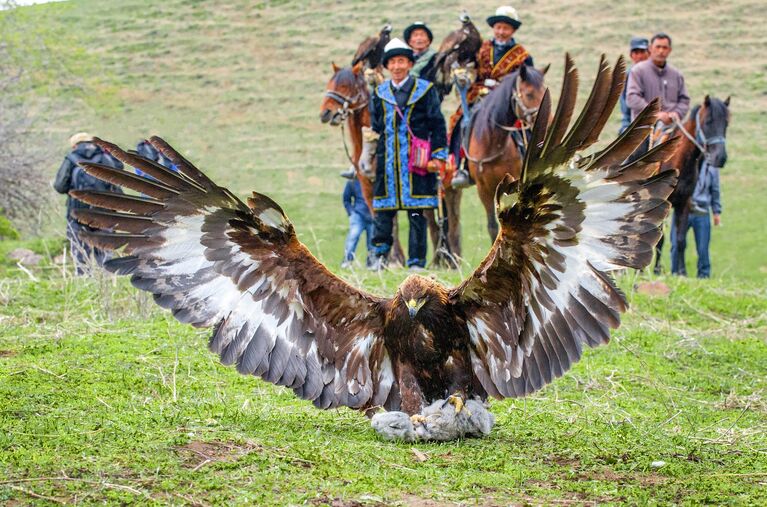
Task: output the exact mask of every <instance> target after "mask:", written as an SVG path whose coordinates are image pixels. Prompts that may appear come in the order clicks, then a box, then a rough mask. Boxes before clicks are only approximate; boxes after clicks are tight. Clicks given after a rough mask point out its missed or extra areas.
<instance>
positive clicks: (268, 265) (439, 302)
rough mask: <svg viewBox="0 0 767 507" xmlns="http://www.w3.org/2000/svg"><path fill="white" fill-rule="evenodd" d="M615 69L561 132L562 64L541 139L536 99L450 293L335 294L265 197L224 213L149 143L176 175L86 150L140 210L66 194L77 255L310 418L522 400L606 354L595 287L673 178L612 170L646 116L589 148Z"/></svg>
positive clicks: (110, 196)
mask: <svg viewBox="0 0 767 507" xmlns="http://www.w3.org/2000/svg"><path fill="white" fill-rule="evenodd" d="M624 76H625V66H624V63H623V60H622V59H620V60H618V63H617V65H616V66H615V68H614V69H613V68H612V67H611V66H610V65H608V64H607V63H606V61H605V59H604V57H602V60H601V62H600V66H599V72H598V76H597V78H596V81H595V84H594V86H593V90H592V92H591V95H590V96H589V98H588V100H587V102H586V104H585V106H584V109H583V111H582V112H581V114H580V115H579V116H578V118H577V119H576V120H575V122H574V124H573V126H572V128H570V129H569V130H568V126H569V124H570V120H571V117H572V116H573V110H574V106H575V99H576V89H577V80H578V77H577V71H576V70H575V68H574V66H573V65H572V61H571V60H570V58H569V57H567V64H566V70H565V77H564V82H563V89H562V94H561V100H560V102H559V105H558V107H557V110H556V114H555V116H554V118H553V120H552V122H551V124H550V125H547V123H548V121H547V120H548V119H549V118H550V108H551V101H550V97H549V94H548V91H547V92H546V95H545V97H544V100H543V102H542V103H541V106H540V112H539V114H538V116H537V120H536V122H535V124H534V127H533V132H532V138H531V141H530V145H529V146H530V148H529V150H528V152H527V155H526V158H525V161H524V167H523V172H522V175H521V177H520V178H519V180H518V181H512V179H511V178H510V177H508V176H507V177H506V179H505V180H504V181H503V182H502V183H501V184H500V185H499V187H498V189H497V193H496V203H497V212H498V219H499V222H500V223H501V230H500V232H499V234H498V236H497V238H496V240H495V242H494V244H493V246H492V248H491V250H490V252H489V253H488V255H487V257H486V258H485V259H484V260H483V261H482V263H481V264H480V265H479V267H477V269H476V270H475V271H474V272H473V274H472V275H471V276H470V277H469V278H467V279H466V280H465V281H464V282H463V283H461V284H460V285H459V286H457V287H454V288H448V287H444V286H442V285H441V284H439V283H438V282H436V281H434V280H431V279H429V278H425V277H422V276H418V275H412V276H410V277H408V278H407V279H406V280H405V281H404V282H403V283H402V285H400V287H399V288H398V289H397V292H396V294H394V296H392V297H390V298H386V297H378V296H374V295H372V294H369V293H367V292H364V291H362V290H359V289H357V288H355V287H352V286H351V285H349V284H348V283H346V282H345V281H343V280H341V279H340V278H338V277H337V276H335V275H334V274H333V273H331V272H330V271H328V269H327V268H325V266H323V265H322V264H321V263H320V262H319V261H318V260H317V259H316V258H315V257H314V256H313V255H312V254H311V252H310V251H309V249H307V248H306V247H305V246H304V245H303V244H301V243H300V242H299V241H298V239H297V237H296V234H295V231H294V230H293V225H292V224H291V223H290V221H289V220H288V218H287V217H286V216H285V214H284V213H283V211H282V209H281V208H280V206H279V205H278V204H277V203H276V202H274V201H273V200H272V199H270V198H269V197H267V196H265V195H262V194H259V193H253V195H252V197H250V198H248V199H247V202H242V201H241V200H240V199H238V198H237V197H236V196H235V195H234V194H232V193H231V192H230V191H229V190H227V189H226V188H223V187H220V186H218V185H216V184H215V183H214V182H213V181H211V180H210V179H208V177H206V176H205V174H203V173H202V172H201V171H200V170H199V169H197V168H196V167H195V166H194V165H192V164H191V163H190V162H189V161H187V160H186V159H185V158H184V157H183V156H181V155H180V154H179V153H178V152H176V151H175V150H174V149H173V148H171V147H170V146H169V145H168V144H167V143H166V142H165V141H163V140H162V139H160V138H158V137H153V138H152V139H151V140H150V142H151V143H152V145H153V146H154V147H155V148H157V149H158V150H159V151H160V152H161V153H162V154H163V155H165V156H166V157H168V158H169V159H170V160H171V161H172V162H173V163H174V164H175V165H176V166H177V168H178V169H179V172H178V173H176V172H173V171H170V170H169V169H167V168H165V167H164V166H161V165H158V164H156V163H154V162H152V161H150V160H147V159H145V158H143V157H140V156H138V155H137V154H135V153H126V152H125V151H123V150H121V149H120V148H118V147H117V146H115V145H114V144H111V143H108V142H105V141H101V140H98V139H96V140H95V141H94V142H96V144H98V145H99V146H101V147H102V148H103V149H105V150H106V151H108V152H109V153H111V154H112V155H114V156H115V157H117V158H118V159H120V160H121V161H123V162H124V163H126V164H129V165H131V166H134V167H136V168H140V169H141V170H142V171H144V172H145V173H146V174H147V175H148V176H150V177H151V178H148V177H142V176H137V175H134V174H130V173H127V172H123V171H120V170H116V169H113V168H111V167H107V166H103V165H98V164H90V163H83V167H84V168H85V170H86V171H87V172H88V173H89V174H91V175H93V176H95V177H97V178H99V179H102V180H104V181H107V182H109V183H113V184H115V185H120V186H123V187H126V188H128V189H131V190H134V191H136V192H138V193H140V194H143V195H142V196H137V195H125V194H117V193H110V192H96V191H72V192H71V195H72V196H73V197H74V198H76V199H79V200H81V201H83V202H85V203H88V204H90V205H92V206H94V207H96V208H97V209H87V210H77V211H75V213H76V218H77V220H78V221H80V222H81V223H82V224H84V225H86V226H89V227H91V228H92V230H91V231H89V232H84V233H83V234H82V237H83V239H85V240H86V241H88V242H89V243H91V244H93V245H94V246H97V247H99V248H105V249H110V250H117V249H122V251H123V252H124V254H125V255H124V256H123V257H119V258H115V259H113V260H110V261H108V262H107V263H106V264H105V267H106V268H107V269H108V270H110V271H112V272H115V273H118V274H122V275H130V276H131V282H132V283H133V285H134V286H136V287H137V288H139V289H141V290H145V291H149V292H151V293H152V294H153V295H154V299H155V301H156V302H157V303H158V304H159V305H160V306H162V307H164V308H167V309H170V310H171V311H172V312H173V315H174V316H175V317H176V318H177V319H178V320H179V321H181V322H185V323H189V324H192V325H193V326H197V327H213V334H212V337H211V338H210V349H211V350H212V351H213V352H215V353H217V354H219V355H220V357H221V361H222V362H223V363H224V364H227V365H232V364H233V365H236V368H237V370H238V371H239V372H240V373H243V374H249V375H257V376H260V377H261V378H263V379H264V380H266V381H268V382H272V383H274V384H278V385H281V386H285V387H289V388H290V389H293V391H294V392H295V394H296V395H297V396H299V397H301V398H304V399H307V400H311V401H312V402H313V403H314V405H316V406H317V407H319V408H323V409H328V408H333V407H338V406H342V405H343V406H347V407H351V408H354V409H360V410H363V411H367V412H368V413H370V412H372V411H373V409H375V408H377V407H383V408H385V409H387V410H399V411H404V412H406V413H408V414H418V413H419V412H420V411H421V410H422V409H423V408H424V407H425V406H426V405H428V404H429V403H430V402H432V401H434V400H440V399H444V398H446V397H448V396H450V395H455V394H456V393H458V394H460V395H461V396H462V397H464V398H478V399H481V400H484V399H486V398H488V397H495V398H504V397H516V396H524V395H526V394H528V393H531V392H533V391H535V390H537V389H540V388H541V387H543V386H544V385H546V384H547V383H549V382H551V381H552V380H553V379H554V378H556V377H559V376H561V375H562V374H564V373H565V372H566V371H567V370H568V369H569V368H570V366H571V365H572V364H573V363H575V362H576V361H578V360H579V359H580V357H581V353H582V351H583V348H584V347H585V346H590V347H594V346H597V345H600V344H604V343H607V341H608V340H609V338H610V331H609V330H610V329H611V328H616V327H617V326H618V325H619V323H620V314H621V312H623V311H625V310H626V299H625V297H624V295H623V294H622V293H621V291H620V290H619V289H618V288H617V287H616V286H615V284H614V283H613V281H612V279H611V278H610V276H609V274H608V273H609V272H610V271H611V270H615V269H621V268H626V267H628V268H637V269H639V268H643V267H645V266H646V265H647V264H648V263H649V262H650V260H651V258H652V255H653V247H654V245H655V243H656V242H657V240H658V238H659V237H660V230H659V224H660V223H661V221H662V220H663V218H664V217H665V216H666V214H667V211H668V209H669V205H668V203H667V202H666V198H667V197H668V195H669V193H670V192H671V190H672V187H673V185H674V182H675V171H674V170H668V171H665V172H660V173H658V172H657V171H658V167H659V163H660V162H661V161H663V160H665V159H666V158H667V157H668V155H669V154H670V150H672V149H673V143H674V142H675V141H674V140H672V141H669V142H666V143H665V144H662V145H660V146H658V147H656V148H654V149H652V150H650V151H649V152H648V153H647V154H646V155H644V156H643V157H642V158H640V159H639V160H636V161H634V162H632V163H630V164H625V163H624V160H625V159H626V157H627V156H628V155H629V154H630V153H632V152H633V151H634V149H635V148H636V147H637V146H638V145H639V144H640V143H641V142H642V141H643V140H644V138H645V137H646V136H647V134H648V133H649V132H650V128H651V126H652V125H653V123H654V122H655V116H656V113H657V111H658V102H657V101H654V102H652V103H651V104H650V105H649V106H648V107H647V108H646V109H645V110H644V111H643V112H642V113H641V114H640V115H639V116H638V117H637V118H636V120H635V121H634V122H633V123H632V125H631V126H630V127H629V129H628V130H627V131H626V132H625V133H624V134H622V135H621V136H620V137H619V138H617V139H616V140H615V141H613V142H612V143H611V144H609V145H608V146H607V147H606V148H605V149H603V150H601V151H597V152H595V153H593V154H591V155H589V156H585V157H581V156H578V155H576V152H578V151H579V150H582V149H584V148H586V147H588V146H589V145H591V144H592V143H594V142H595V141H596V140H597V136H598V135H599V133H600V131H601V130H602V127H603V126H604V124H605V122H606V120H607V118H608V116H609V114H610V112H611V111H612V109H613V107H614V105H615V102H616V101H617V99H618V96H619V94H620V91H621V88H622V85H623V82H624Z"/></svg>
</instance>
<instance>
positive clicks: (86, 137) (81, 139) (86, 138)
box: [69, 132, 93, 146]
mask: <svg viewBox="0 0 767 507" xmlns="http://www.w3.org/2000/svg"><path fill="white" fill-rule="evenodd" d="M91 141H93V136H92V135H90V134H89V133H87V132H78V133H77V134H75V135H73V136H72V137H70V138H69V145H70V146H77V145H78V144H80V143H89V142H91Z"/></svg>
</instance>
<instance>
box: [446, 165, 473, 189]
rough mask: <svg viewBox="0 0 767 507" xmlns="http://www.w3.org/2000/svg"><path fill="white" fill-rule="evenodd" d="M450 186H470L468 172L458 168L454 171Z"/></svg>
mask: <svg viewBox="0 0 767 507" xmlns="http://www.w3.org/2000/svg"><path fill="white" fill-rule="evenodd" d="M450 186H451V187H453V188H467V187H470V186H471V178H469V173H467V172H466V171H465V170H464V169H459V170H458V171H456V173H455V176H453V180H452V181H451V182H450Z"/></svg>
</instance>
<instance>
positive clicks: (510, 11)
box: [487, 5, 522, 30]
mask: <svg viewBox="0 0 767 507" xmlns="http://www.w3.org/2000/svg"><path fill="white" fill-rule="evenodd" d="M496 23H508V24H510V25H511V26H513V27H514V29H515V30H516V29H517V28H519V27H520V26H522V22H521V21H520V20H519V14H517V9H515V8H514V7H512V6H511V5H502V6H500V7H498V8H497V9H496V10H495V15H494V16H490V17H489V18H487V24H488V25H490V26H495V24H496Z"/></svg>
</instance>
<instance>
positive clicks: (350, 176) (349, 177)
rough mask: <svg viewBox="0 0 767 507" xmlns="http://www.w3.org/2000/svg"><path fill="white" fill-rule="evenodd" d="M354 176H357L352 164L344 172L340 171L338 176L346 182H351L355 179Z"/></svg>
mask: <svg viewBox="0 0 767 507" xmlns="http://www.w3.org/2000/svg"><path fill="white" fill-rule="evenodd" d="M356 174H357V170H356V169H354V164H352V165H350V166H349V168H348V169H346V170H345V171H341V172H340V174H339V175H340V176H341V177H342V178H346V179H347V180H353V179H354V178H355V177H356Z"/></svg>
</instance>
